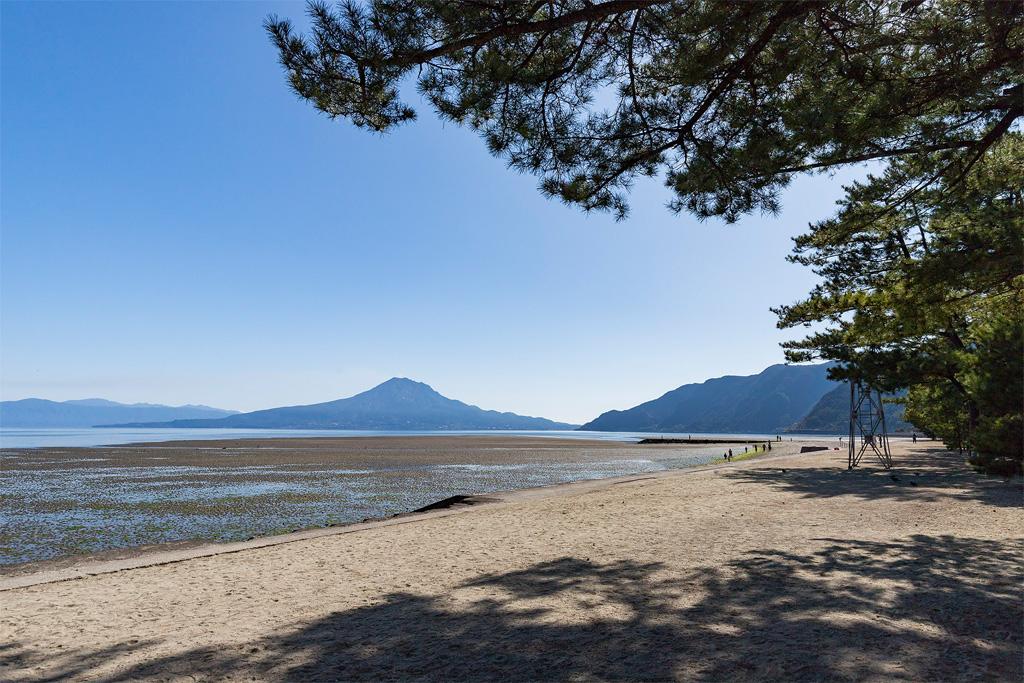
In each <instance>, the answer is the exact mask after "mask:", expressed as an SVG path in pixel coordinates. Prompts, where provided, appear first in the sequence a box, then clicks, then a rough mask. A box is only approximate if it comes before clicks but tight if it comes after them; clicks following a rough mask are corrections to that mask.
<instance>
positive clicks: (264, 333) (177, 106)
mask: <svg viewBox="0 0 1024 683" xmlns="http://www.w3.org/2000/svg"><path fill="white" fill-rule="evenodd" d="M0 7H2V9H0V12H2V16H0V23H2V55H0V57H2V65H0V68H2V80H0V86H2V88H0V109H2V139H0V199H2V203H0V220H2V239H0V267H2V270H0V395H2V397H3V398H4V399H16V398H23V397H28V396H41V397H45V398H52V399H55V400H64V399H69V398H82V397H87V396H101V397H105V398H110V399H114V400H122V401H152V402H162V403H173V404H177V403H186V402H189V403H207V404H211V405H216V406H221V407H227V408H235V409H240V410H250V409H257V408H265V407H271V406H276V405H287V404H295V403H312V402H317V401H324V400H330V399H334V398H339V397H342V396H347V395H351V394H353V393H356V392H358V391H361V390H363V389H366V388H368V387H370V386H372V385H374V384H376V383H378V382H380V381H383V380H385V379H387V378H389V377H392V376H396V375H397V376H407V377H411V378H415V379H418V380H421V381H424V382H427V383H429V384H431V385H433V386H434V387H435V388H436V389H438V390H439V391H441V392H442V393H444V394H446V395H448V396H451V397H453V398H458V399H461V400H464V401H467V402H470V403H475V404H477V405H480V406H482V407H485V408H494V409H501V410H512V411H515V412H519V413H525V414H532V415H543V416H546V417H551V418H556V419H564V420H572V421H583V420H587V419H590V418H592V417H594V416H596V415H597V414H598V413H600V412H602V411H604V410H608V409H611V408H623V407H628V406H631V405H634V404H636V403H638V402H641V401H644V400H647V399H650V398H653V397H655V396H657V395H660V394H661V393H663V392H664V391H666V390H668V389H671V388H673V387H675V386H678V385H680V384H683V383H686V382H694V381H702V380H704V379H706V378H708V377H713V376H719V375H724V374H750V373H754V372H758V371H760V370H761V369H763V368H764V367H766V366H767V365H770V364H772V363H777V362H781V360H782V353H781V350H780V349H779V347H778V343H779V342H780V341H782V340H784V339H786V338H789V337H791V336H792V334H793V333H792V332H785V331H778V330H776V329H775V326H774V323H775V318H774V316H773V315H772V314H771V313H770V312H769V310H768V308H769V307H770V306H773V305H777V304H780V303H788V302H791V301H793V300H795V299H796V298H798V297H800V296H801V295H802V294H804V293H805V292H806V291H807V290H808V289H809V288H810V286H812V285H813V282H814V277H813V275H812V274H811V273H810V272H808V271H806V270H805V269H803V268H801V267H799V266H795V265H791V264H788V263H786V262H785V261H784V257H785V256H786V254H787V253H788V252H789V250H790V246H791V241H790V238H791V237H792V236H794V235H796V234H799V233H800V232H802V231H803V230H804V229H805V227H806V225H807V223H808V222H809V221H812V220H816V219H818V218H822V217H824V216H826V215H828V214H829V213H831V211H832V209H833V203H834V201H835V200H836V199H837V198H838V197H839V196H840V195H841V187H840V183H841V181H842V180H846V179H848V178H851V177H853V176H852V175H851V174H849V173H848V174H846V175H844V176H840V177H827V176H817V177H813V178H803V179H800V180H798V181H797V182H795V183H794V185H793V186H792V187H791V189H790V191H788V192H787V193H786V195H785V197H784V210H783V213H782V214H781V215H779V216H776V217H764V216H758V215H755V216H750V217H747V218H746V219H744V220H743V221H741V222H740V223H738V224H735V225H725V224H722V223H718V222H714V221H709V222H706V223H698V222H697V221H696V220H695V219H694V218H692V217H691V216H688V215H679V216H673V215H672V214H671V213H669V212H668V211H667V210H666V209H665V208H664V203H665V201H666V200H667V199H668V195H667V193H666V191H665V190H664V189H663V188H662V187H661V186H660V184H658V183H649V184H646V185H642V186H640V187H638V188H637V189H636V190H635V191H634V193H633V195H632V200H631V204H632V213H631V216H630V218H629V219H628V220H627V221H625V222H620V223H616V222H615V221H614V220H612V218H611V217H609V216H607V215H604V214H590V215H585V214H582V213H580V212H579V211H578V210H576V209H573V208H569V207H566V206H563V205H561V204H559V203H557V202H554V201H550V200H545V199H544V198H543V197H541V196H540V194H539V193H538V191H537V189H536V185H537V182H536V179H535V178H533V177H530V176H523V175H519V174H518V173H516V172H514V171H511V170H509V169H508V168H506V166H505V164H504V163H503V162H502V161H501V160H499V159H495V158H493V157H491V156H490V155H489V154H488V153H487V151H486V149H485V147H484V145H483V143H482V142H481V141H480V140H479V139H477V138H476V137H475V136H474V135H473V134H472V133H471V132H469V131H467V130H465V129H461V128H458V127H455V126H452V125H443V124H441V123H440V122H438V121H437V119H436V118H435V117H434V116H433V114H432V113H431V112H430V111H429V109H428V108H425V107H423V106H419V107H418V112H419V115H420V118H419V120H418V121H416V122H414V123H412V124H408V125H406V126H404V127H402V128H400V129H399V130H397V131H396V132H395V133H392V134H390V135H388V136H386V137H381V136H378V135H373V134H370V133H367V132H364V131H360V130H358V129H356V128H354V127H353V126H351V125H350V124H348V123H347V122H343V121H334V122H332V121H329V120H328V119H327V118H326V117H324V116H322V115H320V114H318V113H317V112H316V111H314V110H313V109H312V107H310V106H309V105H307V104H306V103H304V102H300V101H299V100H298V99H297V98H296V97H295V96H294V95H293V94H292V93H291V92H290V91H289V90H288V88H287V87H286V84H285V81H284V78H283V75H282V72H281V70H280V68H279V66H278V64H277V62H276V55H275V52H274V50H273V48H272V46H271V45H270V43H269V41H268V40H267V39H266V37H265V35H264V33H263V30H262V28H261V23H262V21H263V19H264V17H265V16H266V15H267V14H269V13H277V14H280V15H282V16H290V17H292V18H293V19H297V20H299V21H298V22H297V23H299V24H300V25H302V24H303V23H304V21H303V17H302V14H303V5H302V4H301V3H255V2H252V3H249V2H239V3H209V2H200V3H142V2H139V3H124V4H107V3H59V4H48V3H41V2H31V3H19V2H4V3H2V5H0Z"/></svg>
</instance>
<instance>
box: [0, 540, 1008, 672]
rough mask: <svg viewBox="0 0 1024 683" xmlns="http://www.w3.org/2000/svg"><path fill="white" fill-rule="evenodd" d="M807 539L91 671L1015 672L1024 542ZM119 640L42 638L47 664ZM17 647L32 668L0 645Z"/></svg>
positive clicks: (86, 659) (363, 614) (368, 611)
mask: <svg viewBox="0 0 1024 683" xmlns="http://www.w3.org/2000/svg"><path fill="white" fill-rule="evenodd" d="M818 541H819V544H818V546H817V547H818V548H820V549H819V550H817V551H815V552H811V553H808V554H805V555H801V554H786V553H780V552H775V551H771V550H765V551H758V552H752V553H749V554H748V555H746V556H745V557H744V558H742V559H741V560H738V561H736V562H733V563H731V564H729V565H725V566H721V567H712V568H708V569H705V570H701V571H699V572H695V573H690V574H687V575H679V574H674V573H673V572H670V571H668V570H667V569H666V568H665V567H663V566H661V565H659V564H641V563H636V562H631V561H622V562H618V563H615V564H608V565H596V564H593V563H591V562H588V561H585V560H582V559H579V558H573V557H566V558H563V559H560V560H557V561H553V562H546V563H542V564H537V565H535V566H533V567H530V568H528V569H526V570H523V571H514V572H509V573H503V574H494V575H490V576H486V577H483V578H480V579H479V580H476V581H473V582H472V583H469V584H464V585H463V586H462V587H461V589H460V590H464V591H469V592H471V591H476V595H477V596H478V597H475V598H473V599H467V600H464V601H462V602H457V601H452V600H447V599H444V598H437V597H425V596H420V595H414V594H411V593H394V594H391V595H388V596H386V597H385V598H384V601H383V602H382V603H379V604H375V605H372V606H367V607H363V608H357V609H352V610H347V611H339V612H336V613H334V614H331V615H330V616H328V617H326V618H324V619H322V620H320V621H316V622H313V623H308V624H304V625H302V626H301V627H299V628H295V629H291V630H287V631H282V632H278V633H276V634H274V635H272V636H269V637H267V638H264V639H261V640H258V641H253V642H249V643H247V644H246V645H245V646H244V647H238V648H235V649H231V648H222V647H209V648H199V649H195V650H192V651H189V652H185V653H182V654H180V655H175V656H172V657H165V658H158V657H157V658H151V659H149V660H148V661H146V662H145V663H144V664H141V665H138V666H134V667H131V668H119V673H118V674H117V675H116V676H114V677H112V678H111V677H100V680H132V679H139V678H147V679H148V678H155V679H162V678H185V677H189V676H193V677H197V678H200V679H203V678H207V679H211V678H212V679H218V678H224V677H232V678H243V677H256V678H258V679H261V680H266V679H277V680H324V679H329V680H396V679H397V680H430V681H527V680H530V681H534V680H543V681H568V680H638V679H639V680H664V679H667V678H696V679H700V680H851V679H865V678H874V679H886V680H893V679H902V680H943V681H950V680H1021V676H1022V670H1021V647H1022V642H1021V628H1020V625H1021V619H1022V607H1021V590H1020V586H1021V579H1022V576H1021V567H1022V566H1024V562H1022V560H1024V557H1022V553H1021V544H1020V543H1013V542H994V541H987V540H978V539H963V538H951V537H946V536H941V537H935V536H913V537H910V538H907V539H905V540H903V541H900V542H892V543H871V542H864V541H855V540H842V539H818ZM555 606H557V607H558V609H559V610H560V613H559V615H557V618H556V616H555V615H554V614H552V613H551V611H550V610H551V609H552V608H553V607H555ZM566 615H569V616H568V618H567V616H566ZM171 637H173V636H172V634H168V638H171ZM122 647H123V648H125V649H129V650H130V649H132V648H134V647H135V644H132V643H126V644H125V645H123V646H122ZM14 650H18V648H14ZM119 654H120V652H119V650H118V648H113V649H112V650H110V651H105V652H96V653H63V654H58V653H48V655H47V657H48V667H47V668H50V670H51V671H56V673H54V674H53V675H51V676H50V677H49V678H51V679H56V678H63V677H75V676H89V675H90V671H89V669H90V667H92V666H93V665H94V664H99V663H100V662H101V661H102V660H104V659H108V658H113V659H115V660H116V658H117V657H118V655H119ZM19 656H20V657H21V658H22V660H23V661H22V664H23V665H28V666H29V668H31V665H32V664H33V662H32V657H31V656H30V655H28V654H27V651H25V650H19V651H17V652H15V651H12V649H11V648H8V650H7V651H6V652H3V651H0V657H7V658H17V657H19ZM109 670H110V669H107V671H109ZM97 673H98V672H93V675H96V674H97Z"/></svg>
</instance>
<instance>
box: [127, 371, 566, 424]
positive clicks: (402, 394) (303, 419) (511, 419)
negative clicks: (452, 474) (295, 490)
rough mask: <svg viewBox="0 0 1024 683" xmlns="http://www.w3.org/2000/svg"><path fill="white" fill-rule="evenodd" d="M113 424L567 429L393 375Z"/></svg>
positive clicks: (551, 422)
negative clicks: (217, 411)
mask: <svg viewBox="0 0 1024 683" xmlns="http://www.w3.org/2000/svg"><path fill="white" fill-rule="evenodd" d="M115 426H119V427H191V428H197V427H241V428H251V429H386V430H434V429H572V428H574V427H575V425H569V424H565V423H563V422H553V421H551V420H545V419H544V418H542V417H524V416H522V415H516V414H515V413H499V412H497V411H494V410H482V409H481V408H477V407H476V406H471V405H467V404H465V403H463V402H462V401H456V400H453V399H450V398H446V397H444V396H442V395H441V394H439V393H437V392H436V391H434V390H433V389H432V388H431V387H429V386H428V385H426V384H423V383H422V382H414V381H413V380H411V379H405V378H404V377H394V378H392V379H389V380H388V381H387V382H384V383H383V384H380V385H378V386H376V387H374V388H373V389H370V390H368V391H364V392H363V393H361V394H356V395H355V396H351V397H349V398H342V399H338V400H337V401H328V402H327V403H315V404H313V405H308V406H289V407H285V408H271V409H269V410H257V411H255V412H252V413H241V414H239V415H232V416H230V417H225V418H221V419H218V420H174V421H173V422H163V423H156V422H145V423H135V424H130V425H115Z"/></svg>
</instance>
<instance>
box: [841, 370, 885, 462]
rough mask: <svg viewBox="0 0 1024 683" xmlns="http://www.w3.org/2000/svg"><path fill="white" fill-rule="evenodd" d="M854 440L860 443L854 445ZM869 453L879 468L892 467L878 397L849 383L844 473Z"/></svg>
mask: <svg viewBox="0 0 1024 683" xmlns="http://www.w3.org/2000/svg"><path fill="white" fill-rule="evenodd" d="M858 437H859V438H860V443H858V442H857V439H858ZM869 448H870V449H871V452H873V453H874V454H875V456H877V457H878V460H879V461H880V462H881V463H882V467H884V468H885V469H890V468H891V467H892V454H891V453H890V452H889V433H888V432H887V431H886V429H885V410H884V409H883V408H882V394H881V392H879V391H872V390H871V387H869V386H867V385H866V384H864V383H863V382H860V381H854V380H851V381H850V450H849V461H848V469H851V470H852V469H853V468H854V467H856V466H857V465H858V464H860V461H861V459H863V458H864V454H865V453H866V452H867V451H868V449H869Z"/></svg>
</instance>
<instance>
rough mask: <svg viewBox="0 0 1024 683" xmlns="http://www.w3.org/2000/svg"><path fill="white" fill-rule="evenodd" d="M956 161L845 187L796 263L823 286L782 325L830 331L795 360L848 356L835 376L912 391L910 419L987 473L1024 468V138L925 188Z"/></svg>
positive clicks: (897, 166)
mask: <svg viewBox="0 0 1024 683" xmlns="http://www.w3.org/2000/svg"><path fill="white" fill-rule="evenodd" d="M948 163H949V162H948V160H947V159H946V158H945V156H944V155H943V154H941V153H935V154H933V155H931V156H930V157H925V158H921V159H913V160H906V159H904V160H898V161H893V162H892V163H891V164H890V165H889V167H888V168H887V169H886V171H885V172H884V173H882V174H880V175H878V176H869V177H868V178H867V180H865V181H864V182H860V183H855V184H854V185H853V186H851V187H849V188H847V196H846V198H845V199H844V200H843V202H842V203H841V206H840V210H839V211H838V213H837V215H836V216H835V217H833V218H831V219H829V220H825V221H822V222H820V223H818V224H816V225H813V226H812V227H811V230H810V232H808V233H807V234H804V235H801V236H800V237H798V238H796V246H795V250H794V254H793V256H791V257H790V260H792V261H794V262H796V263H800V264H803V265H806V266H809V267H810V268H812V269H814V271H815V272H816V273H817V274H818V275H820V276H821V282H820V283H819V284H818V286H817V287H816V288H815V289H814V291H812V292H811V294H810V296H808V297H807V298H806V299H804V300H803V301H800V302H797V303H795V304H793V305H790V306H783V307H780V308H779V309H777V310H776V313H778V314H779V326H780V327H795V326H800V325H807V326H811V325H814V324H822V323H823V324H824V327H823V328H822V329H819V330H818V331H815V332H812V333H811V334H809V335H808V336H807V337H805V338H804V339H801V340H798V341H794V342H789V343H787V344H784V346H785V347H786V348H787V352H786V353H787V357H788V358H789V359H790V360H793V361H804V360H809V359H812V358H828V359H831V360H837V361H841V366H840V368H839V369H838V370H837V371H836V372H835V374H836V376H841V377H848V378H854V379H862V380H865V381H867V382H868V383H870V384H871V385H873V386H875V387H877V388H880V389H882V390H893V389H897V388H901V387H909V389H910V390H909V393H908V396H907V399H906V402H907V413H906V414H907V419H909V420H910V421H911V422H913V423H914V424H916V425H918V426H919V427H922V428H923V429H925V430H926V431H928V432H930V433H932V434H935V435H937V436H940V437H941V438H943V439H945V440H946V441H947V443H949V444H951V445H952V446H954V447H957V448H961V449H967V450H970V451H971V452H972V453H974V454H975V457H976V458H977V459H978V460H979V463H980V464H982V465H983V466H985V467H986V468H987V469H990V470H998V471H1004V472H1005V471H1019V470H1020V468H1021V458H1022V453H1024V443H1022V433H1024V423H1022V417H1021V414H1022V411H1024V407H1022V402H1024V387H1022V376H1024V136H1022V135H1021V134H1020V133H1016V132H1011V133H1008V134H1007V135H1005V136H1004V137H1003V138H1002V139H1001V140H1000V141H999V142H998V143H996V144H995V145H994V146H993V147H992V148H991V149H989V150H988V151H987V152H986V153H985V154H984V155H983V156H982V157H980V158H979V159H978V160H977V163H975V164H973V165H972V166H971V167H970V168H969V169H966V172H964V173H962V174H957V175H955V176H952V177H951V176H944V177H943V178H942V179H941V180H940V182H938V183H935V184H933V185H930V186H928V187H926V188H923V189H922V186H923V183H924V181H925V180H927V179H929V178H931V177H933V176H935V175H936V174H937V173H939V171H941V170H942V169H944V168H945V167H946V166H947V165H948ZM961 176H962V177H961ZM894 196H903V197H906V199H905V200H904V201H902V202H900V203H899V204H895V205H894V203H893V199H892V198H893V197H894Z"/></svg>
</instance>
